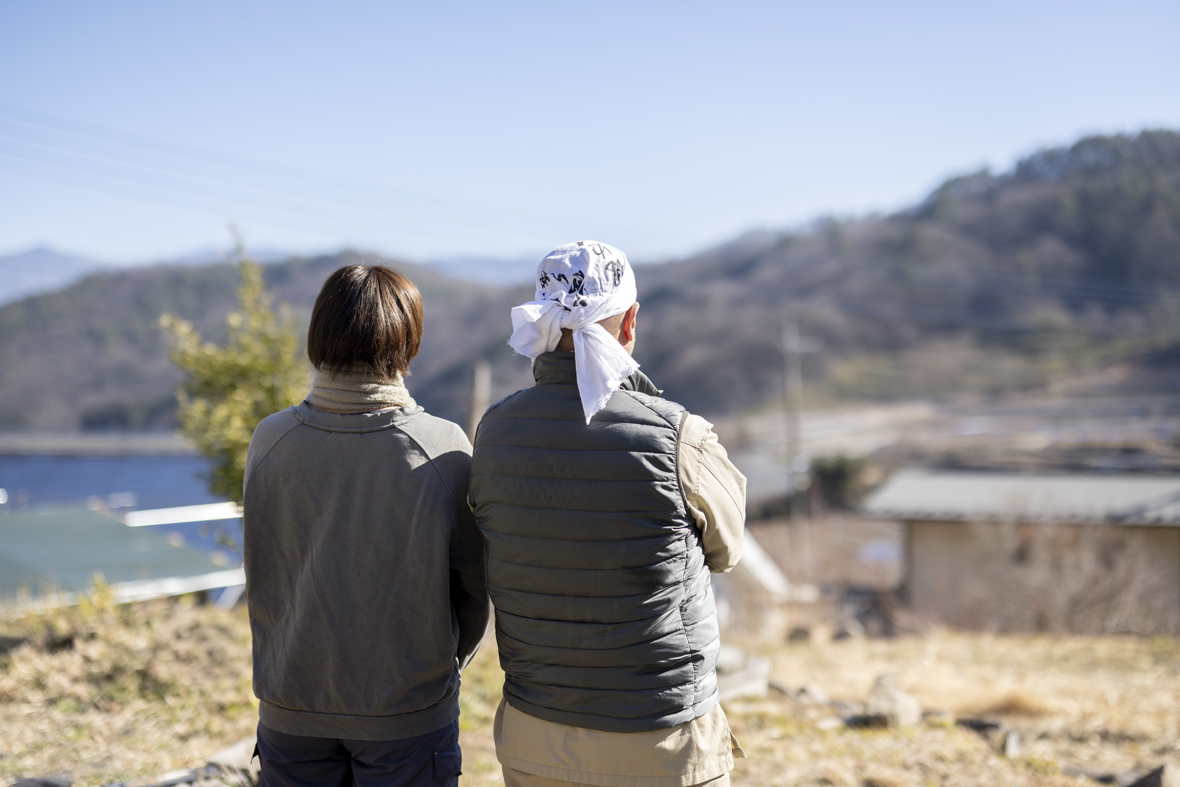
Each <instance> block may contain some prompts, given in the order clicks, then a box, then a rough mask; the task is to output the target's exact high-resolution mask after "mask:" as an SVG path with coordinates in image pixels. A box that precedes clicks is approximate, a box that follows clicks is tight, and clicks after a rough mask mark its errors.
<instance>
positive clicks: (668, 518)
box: [470, 352, 720, 732]
mask: <svg viewBox="0 0 1180 787" xmlns="http://www.w3.org/2000/svg"><path fill="white" fill-rule="evenodd" d="M533 373H534V377H535V378H536V382H537V384H536V385H535V386H534V387H532V388H528V389H525V390H523V391H519V392H517V393H515V394H513V395H511V396H509V397H507V398H506V399H504V400H503V401H501V402H499V403H498V404H496V405H494V406H493V407H491V408H490V409H489V410H488V412H487V413H486V414H485V415H484V417H483V420H482V421H481V422H480V425H479V429H478V431H477V434H476V438H475V452H474V456H473V458H472V467H471V488H470V499H471V503H472V505H473V507H474V510H475V517H476V522H477V523H478V524H479V527H480V529H481V530H482V531H483V534H484V537H485V538H486V539H487V546H488V590H489V592H490V594H491V597H492V602H493V603H494V605H495V608H496V642H497V645H498V646H499V651H500V664H501V666H502V667H503V668H504V673H505V678H504V696H505V698H506V699H507V700H508V702H509V703H511V704H512V705H513V707H515V708H516V709H518V710H520V711H521V712H523V713H527V714H529V715H531V716H535V717H537V718H540V719H545V720H548V721H553V722H558V723H560V724H569V725H572V726H575V727H586V728H590V729H596V730H606V731H608V732H641V731H649V730H655V729H661V728H666V727H672V726H675V725H677V724H682V723H684V722H687V721H692V720H693V719H695V718H697V717H698V716H701V715H703V714H705V713H707V712H708V711H709V710H710V709H712V707H713V706H714V705H716V704H717V700H718V694H717V675H716V662H717V651H718V647H719V645H720V642H719V639H718V629H717V613H716V608H715V605H714V599H713V589H712V585H711V584H710V581H709V572H708V569H707V568H706V566H705V556H704V552H703V550H702V548H701V543H700V536H699V531H698V530H697V527H696V525H695V524H694V523H693V521H692V519H691V516H690V515H689V514H688V512H687V510H686V507H685V503H684V495H683V493H682V491H681V489H680V481H679V476H678V473H677V463H676V457H677V446H678V437H679V429H680V423H681V420H682V418H683V417H684V412H685V411H684V408H683V407H681V406H680V405H678V404H675V403H673V402H669V401H666V400H664V399H662V398H660V397H659V396H658V393H659V392H658V391H657V390H656V389H655V388H654V386H652V385H651V382H650V381H649V380H648V379H647V378H646V377H645V376H643V375H642V374H640V373H636V374H635V375H633V376H632V377H631V378H630V379H629V380H627V381H625V382H624V384H623V386H622V387H621V388H620V390H618V391H616V392H615V393H614V394H613V395H612V396H611V399H610V401H609V403H608V404H607V406H606V408H605V409H603V410H602V411H601V412H599V413H597V414H596V415H595V416H594V418H593V419H592V420H591V422H590V423H589V424H587V423H586V422H585V418H584V417H583V415H582V407H581V402H580V400H579V398H578V387H577V378H576V374H575V371H574V355H573V353H569V352H553V353H547V354H545V355H541V356H539V357H538V358H537V361H536V363H535V364H534V367H533Z"/></svg>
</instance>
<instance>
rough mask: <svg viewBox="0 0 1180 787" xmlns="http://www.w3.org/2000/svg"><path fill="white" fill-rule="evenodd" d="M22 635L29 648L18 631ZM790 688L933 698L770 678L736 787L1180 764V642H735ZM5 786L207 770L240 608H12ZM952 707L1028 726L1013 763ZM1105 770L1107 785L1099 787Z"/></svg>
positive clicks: (3, 682)
mask: <svg viewBox="0 0 1180 787" xmlns="http://www.w3.org/2000/svg"><path fill="white" fill-rule="evenodd" d="M22 640H23V641H22ZM735 644H739V645H741V646H742V647H744V648H746V649H747V651H749V652H751V653H755V654H759V655H765V656H768V657H769V658H771V659H772V661H773V664H774V672H773V679H774V681H775V682H776V683H777V684H779V685H781V686H782V687H784V688H787V689H792V690H793V689H798V688H799V687H802V686H810V687H814V688H815V689H818V690H820V691H822V692H823V693H825V694H827V695H829V696H830V697H831V698H832V699H835V700H847V701H853V702H855V701H863V700H864V699H865V696H866V695H867V693H868V691H869V689H870V687H871V685H872V683H873V681H874V680H875V679H876V677H877V676H878V675H880V674H885V673H888V674H891V675H892V676H893V677H894V678H895V679H896V681H897V683H898V684H899V685H900V686H901V687H902V688H904V689H906V690H907V691H910V692H912V693H913V694H914V695H915V696H917V698H918V699H919V700H920V701H921V703H922V706H923V707H924V708H925V709H927V710H937V711H944V712H945V713H944V714H941V715H935V716H932V717H931V718H929V719H928V720H926V721H925V722H923V723H922V724H920V725H918V726H916V727H911V728H908V729H903V730H863V729H849V728H844V727H833V728H830V727H832V725H833V724H834V717H835V714H834V712H833V710H832V709H831V708H830V707H829V706H827V705H822V704H815V703H812V704H806V703H803V702H800V701H798V700H796V699H793V698H792V697H790V696H788V695H787V694H783V693H781V692H777V691H772V692H771V693H770V694H768V695H767V696H766V697H764V698H755V699H745V700H738V701H732V702H728V703H726V704H725V710H726V713H727V714H728V716H729V718H730V722H731V725H732V727H733V730H734V732H735V734H736V736H737V738H738V740H739V741H740V742H741V744H742V745H743V747H744V748H745V751H746V753H747V755H748V758H747V759H745V760H742V761H739V764H738V766H737V769H736V770H735V771H734V774H733V780H734V783H735V784H736V785H844V786H847V787H907V786H909V785H915V786H917V785H964V786H966V785H1006V786H1009V785H1010V786H1014V787H1023V786H1024V785H1066V784H1071V785H1073V784H1078V783H1079V781H1078V779H1077V777H1074V776H1068V775H1066V774H1065V773H1063V772H1062V768H1063V767H1065V766H1075V767H1081V768H1084V769H1086V770H1090V771H1095V772H1119V771H1126V770H1128V769H1131V768H1133V767H1135V766H1137V765H1138V766H1155V765H1161V764H1165V763H1166V764H1169V765H1170V766H1172V767H1180V641H1178V640H1175V639H1136V638H1123V637H1103V638H1064V639H1063V638H1048V637H990V636H986V635H978V634H960V633H949V632H936V633H933V634H928V635H926V636H921V637H918V636H914V637H906V638H899V639H892V640H872V639H852V640H845V641H840V642H831V641H825V640H824V639H823V638H822V637H820V638H818V639H813V641H812V643H811V644H804V645H785V644H781V643H779V642H772V641H759V640H757V639H747V640H745V641H741V642H736V643H735ZM0 651H3V654H4V655H0V785H2V784H5V783H7V782H9V781H10V780H11V779H12V778H13V777H16V776H42V775H50V774H58V773H69V774H71V776H72V777H73V778H74V780H75V782H76V783H78V784H81V785H100V784H104V783H108V782H111V781H116V780H119V781H123V780H126V781H128V782H130V783H136V782H139V783H143V782H146V781H149V780H151V779H153V777H155V776H158V775H160V774H162V773H165V772H168V771H173V770H178V769H182V768H189V767H194V766H198V765H200V764H202V763H203V762H204V758H205V757H206V756H208V755H209V754H211V753H213V752H214V751H217V750H218V749H220V748H222V747H224V746H227V745H229V744H232V743H235V742H237V741H238V740H240V739H241V738H243V737H245V736H247V735H249V734H250V733H251V731H252V729H253V726H254V724H255V720H256V703H255V701H254V698H253V695H252V694H251V692H250V641H249V627H248V624H247V621H246V617H245V613H244V612H243V611H242V610H240V609H239V610H234V611H230V612H227V611H223V610H218V609H215V608H212V607H208V606H200V605H197V604H195V603H194V602H193V600H191V599H180V600H174V601H160V602H152V603H148V604H140V605H134V606H123V607H115V606H113V605H111V604H109V603H106V602H104V600H103V599H102V597H101V593H100V594H99V595H98V597H97V598H96V599H94V600H93V601H92V602H90V603H88V604H86V605H83V607H81V608H75V609H73V610H69V611H65V612H59V613H56V614H51V615H44V616H36V617H31V618H25V619H22V620H10V621H0ZM501 679H502V676H501V673H500V670H499V667H498V665H497V662H496V654H495V648H494V643H493V642H492V641H490V640H488V641H486V642H485V646H484V647H483V649H482V650H481V652H480V653H479V655H478V656H477V657H476V660H475V662H474V663H473V664H472V665H471V667H469V669H468V671H467V672H466V673H465V675H464V685H463V694H462V700H461V705H462V716H461V719H460V724H461V728H462V744H463V749H464V773H465V775H464V776H463V778H462V779H461V783H462V784H464V785H471V786H472V787H474V786H475V785H495V784H497V783H500V781H501V778H500V771H499V766H498V764H497V762H496V759H495V752H494V748H493V744H492V737H491V722H492V717H493V715H494V713H495V708H496V705H497V704H498V702H499V699H500V681H501ZM956 716H975V717H983V718H988V719H993V720H996V721H999V722H1001V723H1003V724H1004V725H1005V726H1006V727H1009V728H1011V729H1014V730H1016V731H1017V732H1018V733H1019V734H1020V736H1021V740H1022V751H1021V753H1020V755H1019V756H1017V757H1013V758H1005V757H1003V756H1002V755H1001V754H1000V753H999V752H998V751H997V748H996V746H995V745H994V744H993V743H991V742H989V741H988V740H985V739H984V738H983V737H982V736H981V735H979V734H977V733H975V732H972V731H970V730H967V729H963V728H961V727H957V726H955V725H954V724H953V723H951V719H952V718H953V717H956ZM1091 783H1095V782H1091Z"/></svg>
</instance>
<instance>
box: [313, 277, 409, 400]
mask: <svg viewBox="0 0 1180 787" xmlns="http://www.w3.org/2000/svg"><path fill="white" fill-rule="evenodd" d="M421 343H422V295H421V294H420V293H419V292H418V288H417V287H415V286H414V283H413V282H412V281H410V280H409V279H407V278H406V277H405V276H402V275H401V274H400V273H398V272H397V271H393V270H390V269H389V268H386V267H383V266H381V265H349V266H348V267H345V268H341V269H340V270H338V271H336V272H335V273H333V274H332V275H331V276H329V277H328V280H327V281H325V282H324V287H323V289H321V290H320V294H319V297H317V298H316V299H315V307H314V308H313V309H312V310H311V325H310V326H309V327H308V329H307V357H308V358H310V359H311V363H312V366H314V367H315V368H317V369H323V370H326V371H328V372H338V371H346V370H349V369H355V368H358V367H364V366H368V367H369V368H371V369H372V370H373V371H375V372H377V373H379V374H381V375H383V376H385V377H395V376H396V375H397V374H398V373H401V374H408V373H409V369H410V361H412V360H414V356H415V355H417V354H418V347H419V345H421Z"/></svg>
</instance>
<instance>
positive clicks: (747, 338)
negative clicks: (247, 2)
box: [0, 131, 1180, 429]
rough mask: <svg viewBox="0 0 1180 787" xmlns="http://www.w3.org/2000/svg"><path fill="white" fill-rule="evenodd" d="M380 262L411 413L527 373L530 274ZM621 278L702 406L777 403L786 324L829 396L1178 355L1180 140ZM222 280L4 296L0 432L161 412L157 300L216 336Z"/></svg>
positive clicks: (972, 185)
mask: <svg viewBox="0 0 1180 787" xmlns="http://www.w3.org/2000/svg"><path fill="white" fill-rule="evenodd" d="M375 259H377V258H374V257H369V256H365V255H361V254H357V253H353V252H345V253H341V254H335V255H322V256H317V257H306V258H291V259H288V260H285V261H282V262H278V263H274V264H271V265H268V266H267V268H266V276H267V282H268V285H269V286H270V287H271V288H272V290H273V291H274V292H275V294H276V296H277V298H278V299H279V300H280V301H284V302H287V303H289V304H290V305H291V308H292V309H293V311H294V313H295V314H296V315H297V317H298V318H299V319H300V320H302V321H304V324H306V319H307V317H308V314H309V312H310V306H311V303H312V301H313V300H314V297H315V294H316V292H317V291H318V289H319V286H320V284H321V283H322V281H323V280H324V278H325V277H326V276H327V275H328V273H329V272H331V271H332V270H334V269H335V268H336V267H339V266H340V265H342V264H346V263H349V262H356V261H366V260H375ZM385 262H387V263H388V264H391V265H394V266H395V267H398V268H400V269H402V270H404V271H405V272H406V273H407V274H408V275H409V276H410V278H411V279H413V280H414V281H415V282H416V283H418V285H419V287H420V289H421V290H422V293H423V299H424V301H425V303H426V314H427V330H426V335H425V339H424V342H423V347H422V351H421V354H420V355H419V358H418V359H417V360H416V361H415V363H414V366H413V375H412V377H411V378H410V379H409V381H408V384H409V386H410V389H411V392H412V393H413V395H414V396H415V398H417V399H418V400H419V401H420V402H421V403H422V404H423V405H425V406H426V407H427V408H429V409H430V410H431V411H432V412H435V413H436V414H438V415H441V416H443V417H447V418H451V419H454V420H459V421H462V420H463V419H464V418H465V408H466V401H467V397H468V391H469V385H470V374H471V371H470V369H471V364H472V362H473V361H474V360H475V359H476V358H486V359H488V360H489V361H491V362H492V364H493V369H494V385H493V388H494V397H496V396H501V395H504V394H506V393H509V392H511V391H513V390H515V389H517V388H519V387H522V386H524V385H527V384H529V380H530V374H529V364H528V361H527V359H523V358H520V357H513V356H512V353H511V350H510V349H509V348H508V347H507V346H506V340H507V338H508V333H509V330H510V323H509V318H508V311H509V309H510V308H511V307H512V306H513V305H515V304H516V303H519V302H521V301H523V300H527V299H529V298H530V297H531V295H532V288H531V286H528V285H527V284H525V283H524V282H525V281H527V279H524V280H522V286H519V287H515V288H505V287H497V286H490V285H488V284H485V283H482V281H481V280H479V279H478V277H474V276H469V275H463V276H462V277H461V278H449V277H446V276H443V275H440V274H439V273H438V272H437V271H435V270H432V269H430V268H428V267H423V266H415V265H409V264H403V263H399V262H396V261H387V260H386V261H385ZM476 264H478V261H476ZM513 275H515V274H513ZM637 278H638V282H639V293H640V302H641V304H642V307H641V309H640V313H639V342H638V345H637V348H636V358H637V360H639V361H640V363H641V364H642V365H643V369H644V371H645V372H647V373H648V374H649V375H650V376H651V377H652V378H653V380H655V382H656V383H657V385H659V386H660V387H662V388H664V389H666V391H667V395H668V396H669V397H670V398H673V399H675V400H677V401H680V402H682V403H683V404H685V405H686V406H687V407H689V409H691V410H693V411H695V412H700V413H703V414H721V413H726V412H732V411H736V410H741V409H744V408H749V407H753V406H757V405H759V404H762V403H764V402H767V401H768V400H770V399H773V398H774V397H776V396H778V395H779V393H780V392H781V389H782V380H783V369H782V337H783V329H784V325H785V324H789V323H791V322H797V323H798V325H799V327H800V330H801V332H802V333H803V334H804V335H806V336H807V337H809V338H810V339H812V340H813V341H814V343H815V344H817V345H820V346H822V351H820V352H817V353H814V354H812V355H810V356H808V358H807V359H806V360H805V362H804V369H805V376H806V378H807V380H808V390H809V391H815V392H817V395H820V394H822V395H823V396H827V397H835V398H837V399H839V398H862V399H863V398H889V397H897V396H916V395H926V396H933V395H949V394H953V393H955V392H957V391H974V392H978V393H997V392H1003V391H1007V390H1014V389H1021V388H1028V387H1036V386H1038V385H1045V384H1047V383H1048V382H1049V381H1052V380H1056V379H1058V378H1059V376H1060V375H1061V374H1063V373H1066V372H1068V371H1070V370H1072V369H1079V368H1083V367H1085V365H1086V364H1090V365H1091V366H1092V365H1094V364H1099V365H1101V364H1105V365H1107V366H1109V365H1111V364H1118V363H1121V364H1124V365H1126V364H1130V365H1131V366H1133V367H1135V368H1137V369H1144V370H1150V369H1153V368H1157V367H1160V365H1161V364H1163V365H1165V366H1166V365H1167V364H1174V365H1175V364H1180V134H1177V133H1175V132H1171V131H1145V132H1142V133H1140V134H1136V135H1130V136H1109V137H1090V138H1087V139H1083V140H1080V141H1079V142H1077V143H1076V144H1074V145H1072V146H1069V147H1066V148H1059V149H1052V150H1046V151H1040V152H1038V153H1035V154H1033V155H1032V156H1029V157H1027V158H1026V159H1024V160H1022V161H1021V162H1020V163H1019V164H1017V165H1016V166H1015V167H1014V168H1013V169H1012V170H1011V171H1009V172H1006V173H1000V174H992V173H987V172H984V173H975V174H970V175H966V176H963V177H959V178H953V179H951V180H949V181H947V182H946V183H944V184H943V185H942V186H940V187H939V188H937V189H935V190H934V191H933V192H932V193H931V194H930V196H929V197H928V198H927V199H925V200H923V201H922V202H921V203H920V204H918V205H916V206H914V207H913V208H911V209H909V210H906V211H901V212H898V213H895V214H892V215H888V216H868V217H864V218H858V219H851V220H842V221H822V222H817V223H816V224H815V225H814V226H812V227H810V228H808V229H806V230H802V231H795V232H757V233H749V234H747V235H744V236H742V237H740V238H738V239H736V240H734V241H732V242H730V243H727V244H723V245H721V246H718V247H716V248H713V249H709V250H706V251H704V252H702V253H700V254H698V255H695V256H693V257H690V258H687V259H684V260H680V261H676V262H670V263H664V264H660V265H644V266H640V267H639V268H638V269H637ZM235 285H236V276H235V272H234V270H233V269H232V267H230V266H228V265H225V264H216V265H206V266H199V267H194V266H164V267H150V268H139V269H132V270H119V271H104V272H100V273H96V274H93V275H90V276H89V277H87V278H86V279H85V280H83V281H82V282H79V283H76V284H74V285H72V286H70V287H67V288H66V289H63V290H59V291H57V292H52V293H48V294H42V295H37V296H33V297H29V298H26V299H24V300H21V301H19V302H15V303H9V304H7V305H5V306H3V307H2V308H0V427H8V428H19V427H36V428H61V429H68V428H77V427H79V426H82V427H87V428H120V427H132V428H142V427H162V426H167V425H168V424H170V423H171V422H172V418H173V400H172V389H173V387H174V385H175V383H176V381H177V379H178V378H177V372H176V370H175V369H173V368H172V367H171V365H170V363H169V362H168V360H167V357H166V354H165V346H164V341H163V337H162V336H161V335H160V334H159V331H158V330H157V329H156V328H155V322H156V319H157V318H158V316H159V314H160V313H162V312H165V311H168V312H175V313H178V314H180V315H181V316H183V317H185V318H187V319H191V320H193V321H194V322H195V323H196V324H197V326H198V327H199V328H201V330H202V331H203V332H204V333H205V334H206V336H207V337H209V338H213V339H216V338H218V336H219V334H220V330H221V327H220V326H221V324H222V320H223V317H224V314H225V312H226V311H228V310H230V309H231V308H232V307H233V292H234V288H235ZM1169 368H1170V367H1169ZM1136 379H1140V378H1136ZM1142 379H1144V380H1146V379H1147V378H1146V377H1143V378H1142ZM1152 379H1155V378H1152ZM1136 384H1139V383H1136ZM1143 384H1147V383H1143ZM1151 384H1152V385H1158V383H1157V382H1153V383H1151ZM1173 389H1175V386H1173Z"/></svg>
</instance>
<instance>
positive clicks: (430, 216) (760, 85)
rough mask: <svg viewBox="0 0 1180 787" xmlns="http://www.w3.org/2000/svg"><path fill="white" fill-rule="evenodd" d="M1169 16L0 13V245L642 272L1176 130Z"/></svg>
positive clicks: (569, 9)
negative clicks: (1101, 144) (351, 253)
mask: <svg viewBox="0 0 1180 787" xmlns="http://www.w3.org/2000/svg"><path fill="white" fill-rule="evenodd" d="M1178 40H1180V4H1178V3H1175V2H1140V1H1139V0H1127V1H1125V2H1120V3H1104V4H1099V3H1087V2H1071V3H1063V2H1057V3H1045V2H1037V1H1036V0H1030V1H1029V2H1021V3H1014V2H1013V3H1009V2H995V1H992V2H987V3H984V2H967V3H946V2H939V3H933V2H931V3H914V2H894V3H868V2H838V1H836V2H829V3H742V2H729V3H708V4H706V3H692V2H675V3H644V2H629V3H611V2H596V3H593V4H591V3H580V4H576V5H575V4H565V3H553V2H548V3H539V2H538V3H499V4H496V3H478V4H477V3H446V2H439V3H397V2H382V3H376V2H374V3H367V2H349V3H333V4H329V3H311V2H292V1H288V2H282V3H278V2H252V3H243V2H240V1H239V2H234V3H229V2H202V3H147V2H102V3H82V2H73V3H71V2H61V3H44V2H23V1H22V0H5V2H4V3H2V4H0V253H6V252H11V251H16V250H19V249H23V248H26V247H29V246H32V245H38V244H48V245H50V246H52V247H54V248H57V249H61V250H63V251H67V252H73V253H77V254H82V255H87V256H93V257H97V258H100V259H104V260H108V261H111V262H143V261H148V260H152V259H156V258H161V257H168V256H175V255H182V254H185V253H189V252H192V251H194V250H197V249H209V248H214V247H220V246H224V245H225V242H226V237H227V235H226V229H225V228H226V225H227V223H228V222H230V221H233V222H236V223H237V224H239V225H240V226H241V227H243V228H244V230H245V232H246V237H247V239H248V241H249V242H250V243H251V244H253V245H256V246H258V247H264V248H271V249H284V250H292V251H303V252H307V251H317V250H330V249H336V248H340V247H342V246H351V247H354V248H363V249H369V250H376V251H381V252H385V253H388V254H393V255H398V256H401V257H404V258H408V259H411V260H427V259H432V258H439V257H449V256H457V255H478V256H491V257H536V256H539V255H541V254H543V253H544V252H545V251H547V250H548V249H550V248H553V247H555V246H557V245H559V244H561V243H564V242H567V241H569V240H573V239H576V238H595V239H599V240H603V241H606V242H608V243H612V244H614V245H616V246H619V247H621V248H623V249H624V250H625V251H627V252H628V253H629V255H630V256H631V257H632V258H633V259H636V260H656V259H663V258H667V257H671V256H678V255H683V254H687V253H691V252H694V251H697V250H700V249H702V248H704V247H706V246H708V245H710V244H713V243H716V242H719V241H723V240H726V239H728V238H730V237H732V236H734V235H736V234H738V233H740V232H742V231H745V230H748V229H751V228H765V227H770V228H777V227H790V226H798V225H800V224H802V223H805V222H807V221H810V220H812V219H814V218H816V217H818V216H821V215H828V214H835V215H853V214H859V213H864V212H869V211H888V210H893V209H896V208H899V207H903V206H905V205H907V204H910V203H912V202H914V201H915V200H917V199H920V198H921V197H922V196H923V195H924V194H925V193H926V192H927V191H928V190H929V189H930V188H931V187H933V186H934V185H936V184H937V183H938V182H940V181H941V180H942V179H943V178H945V177H947V176H950V175H954V174H959V173H963V172H966V171H971V170H975V169H978V168H980V167H983V166H991V167H993V168H997V169H1002V168H1005V167H1007V166H1009V165H1010V164H1011V163H1013V162H1014V161H1015V159H1016V158H1018V157H1019V156H1021V155H1024V154H1027V153H1029V152H1031V151H1033V150H1035V149H1036V148H1038V147H1041V146H1045V145H1056V144H1065V143H1069V142H1071V141H1073V140H1074V139H1076V138H1077V137H1079V136H1082V135H1084V134H1088V133H1095V132H1101V133H1108V132H1122V131H1134V130H1138V129H1140V128H1144V127H1156V128H1158V127H1171V128H1180V87H1178V86H1180V46H1178V45H1177V43H1176V42H1177V41H1178Z"/></svg>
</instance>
